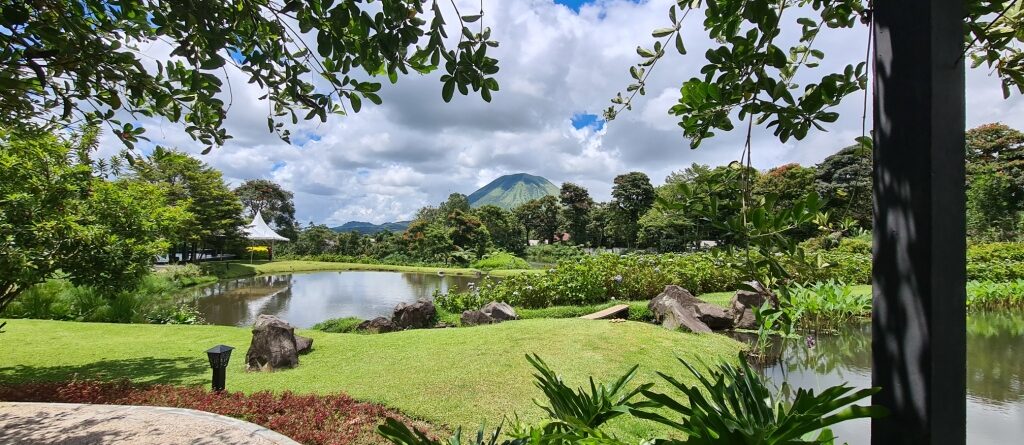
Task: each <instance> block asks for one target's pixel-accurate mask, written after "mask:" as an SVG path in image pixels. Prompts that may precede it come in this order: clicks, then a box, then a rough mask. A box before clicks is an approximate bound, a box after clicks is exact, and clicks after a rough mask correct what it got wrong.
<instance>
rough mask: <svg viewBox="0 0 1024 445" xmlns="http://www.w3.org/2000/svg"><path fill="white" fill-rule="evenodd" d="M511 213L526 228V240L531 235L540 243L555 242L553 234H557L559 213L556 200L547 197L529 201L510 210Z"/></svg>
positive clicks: (549, 196) (552, 197)
mask: <svg viewBox="0 0 1024 445" xmlns="http://www.w3.org/2000/svg"><path fill="white" fill-rule="evenodd" d="M512 213H513V214H514V215H515V216H516V218H517V219H519V221H520V223H521V224H522V225H523V227H525V228H526V234H527V238H529V236H530V234H532V235H534V236H536V237H537V240H538V241H540V242H542V243H545V242H546V243H551V242H555V241H557V240H556V239H555V234H556V233H558V225H559V224H558V223H559V214H560V213H561V208H560V207H559V205H558V198H555V197H554V196H551V195H548V196H545V197H543V198H539V199H531V200H529V201H527V202H525V203H523V204H521V205H519V207H516V208H515V209H512Z"/></svg>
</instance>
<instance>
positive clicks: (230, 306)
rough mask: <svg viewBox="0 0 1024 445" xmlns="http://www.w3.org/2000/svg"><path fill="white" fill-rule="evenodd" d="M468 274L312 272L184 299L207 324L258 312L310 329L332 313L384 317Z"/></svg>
mask: <svg viewBox="0 0 1024 445" xmlns="http://www.w3.org/2000/svg"><path fill="white" fill-rule="evenodd" d="M474 281H477V279H475V278H470V277H454V276H443V277H442V276H438V275H430V274H415V273H399V272H364V271H349V272H317V273H309V274H289V275H267V276H260V277H249V278H239V279H232V280H222V281H219V282H217V283H214V284H212V285H210V286H207V287H203V288H201V289H196V290H194V291H193V292H191V293H190V294H188V295H186V296H185V297H184V298H186V299H192V300H194V301H195V302H196V305H197V307H198V308H199V312H200V313H201V314H202V315H203V317H204V318H205V319H206V320H207V321H208V322H209V323H212V324H218V325H229V326H248V325H251V324H252V323H253V321H254V320H255V318H256V316H258V315H260V314H271V315H277V316H279V317H281V318H283V319H285V320H288V322H289V323H291V324H292V325H294V326H298V327H304V328H306V327H310V326H312V325H314V324H316V323H318V322H320V321H323V320H326V319H329V318H337V317H349V316H354V317H360V318H366V319H369V318H373V317H378V316H386V315H389V314H390V313H391V311H392V310H393V309H394V307H395V305H397V304H398V303H400V302H413V301H416V300H418V299H425V298H426V299H429V298H430V297H431V296H432V295H433V293H434V291H435V290H438V289H439V290H440V291H441V292H442V293H445V292H448V290H449V289H458V290H464V289H466V288H467V287H468V285H469V283H471V282H474Z"/></svg>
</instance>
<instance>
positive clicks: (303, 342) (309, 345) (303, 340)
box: [295, 335, 313, 354]
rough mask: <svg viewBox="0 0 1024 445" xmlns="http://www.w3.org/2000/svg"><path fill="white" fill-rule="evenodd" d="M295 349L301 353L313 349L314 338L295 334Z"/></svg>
mask: <svg viewBox="0 0 1024 445" xmlns="http://www.w3.org/2000/svg"><path fill="white" fill-rule="evenodd" d="M295 350H296V351H298V353H299V354H305V353H307V352H309V351H312V350H313V339H312V338H309V337H303V336H301V335H296V336H295Z"/></svg>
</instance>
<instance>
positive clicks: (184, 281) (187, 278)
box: [156, 263, 217, 287]
mask: <svg viewBox="0 0 1024 445" xmlns="http://www.w3.org/2000/svg"><path fill="white" fill-rule="evenodd" d="M156 275H157V276H163V277H165V278H167V279H168V280H170V281H171V282H173V283H175V284H177V285H178V287H188V286H195V285H197V284H204V283H212V282H214V281H217V277H215V276H212V275H206V273H205V272H204V271H203V268H202V267H199V265H197V264H191V263H190V264H183V265H172V266H167V267H164V268H163V269H161V270H159V271H158V272H157V273H156Z"/></svg>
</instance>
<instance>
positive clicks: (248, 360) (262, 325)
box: [245, 314, 299, 370]
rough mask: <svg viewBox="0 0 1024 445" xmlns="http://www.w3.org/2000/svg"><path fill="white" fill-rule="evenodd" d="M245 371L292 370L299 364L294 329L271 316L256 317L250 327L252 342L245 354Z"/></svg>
mask: <svg viewBox="0 0 1024 445" xmlns="http://www.w3.org/2000/svg"><path fill="white" fill-rule="evenodd" d="M245 364H246V369H249V370H263V369H270V370H273V369H281V368H293V367H295V366H296V365H298V364H299V353H298V348H297V347H296V345H295V328H294V327H292V325H290V324H288V322H286V321H284V320H281V319H280V318H277V317H275V316H273V315H265V314H262V315H260V316H259V317H256V323H255V324H253V327H252V342H251V343H250V344H249V350H248V351H246V353H245Z"/></svg>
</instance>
